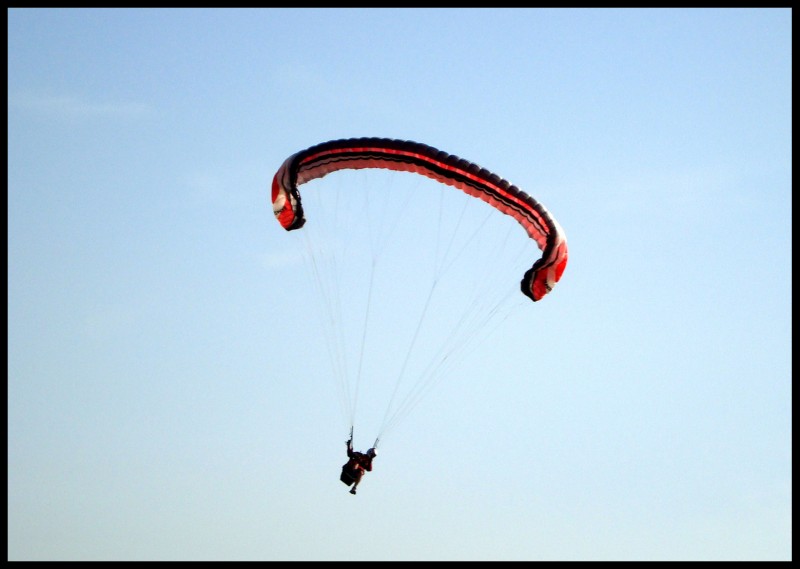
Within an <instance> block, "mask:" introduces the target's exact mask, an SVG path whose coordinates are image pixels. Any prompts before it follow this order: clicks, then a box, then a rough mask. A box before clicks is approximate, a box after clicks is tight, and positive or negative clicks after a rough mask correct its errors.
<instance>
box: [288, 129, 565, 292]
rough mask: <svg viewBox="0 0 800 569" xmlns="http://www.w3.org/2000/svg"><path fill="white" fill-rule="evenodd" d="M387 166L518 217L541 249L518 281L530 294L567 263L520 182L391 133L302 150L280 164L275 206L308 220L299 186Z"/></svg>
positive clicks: (559, 241) (554, 231)
mask: <svg viewBox="0 0 800 569" xmlns="http://www.w3.org/2000/svg"><path fill="white" fill-rule="evenodd" d="M363 168H385V169H388V170H398V171H406V172H415V173H418V174H421V175H423V176H427V177H429V178H432V179H434V180H437V181H439V182H441V183H443V184H447V185H449V186H454V187H455V188H458V189H459V190H461V191H463V192H465V193H467V194H469V195H471V196H474V197H476V198H479V199H481V200H483V201H485V202H486V203H488V204H489V205H491V206H492V207H494V208H495V209H497V210H499V211H501V212H503V213H505V214H507V215H509V216H511V217H513V218H514V219H515V220H517V221H518V222H519V223H520V225H522V227H523V228H525V231H526V232H527V233H528V235H529V236H530V237H531V238H532V239H534V240H535V241H536V243H537V245H538V246H539V249H541V250H542V256H541V258H539V259H538V260H536V262H535V263H534V264H533V266H532V267H531V268H530V269H529V270H528V271H526V272H525V275H524V276H523V278H522V281H521V283H520V286H521V290H522V292H523V293H524V294H525V295H526V296H528V297H530V299H531V300H533V301H534V302H535V301H538V300H541V299H542V298H543V297H544V296H545V295H546V294H548V293H549V292H550V291H551V290H553V287H554V286H555V284H556V283H557V282H558V281H559V280H560V279H561V276H562V274H563V273H564V269H565V268H566V266H567V257H568V253H567V240H566V236H565V235H564V231H563V230H562V229H561V226H560V225H559V224H558V222H557V221H556V220H555V219H554V218H553V217H552V216H551V215H550V212H548V211H547V210H546V209H545V207H544V206H543V205H541V204H540V203H539V202H538V201H536V200H535V199H533V198H532V197H531V196H529V195H528V194H527V193H525V192H523V191H522V190H520V189H519V188H517V187H516V186H514V185H512V184H510V183H509V182H507V181H506V180H504V179H502V178H500V177H499V176H497V175H496V174H493V173H491V172H489V171H488V170H485V169H483V168H481V167H480V166H477V165H476V164H473V163H472V162H468V161H466V160H463V159H462V158H459V157H457V156H454V155H452V154H447V153H445V152H442V151H440V150H437V149H435V148H433V147H431V146H427V145H425V144H420V143H417V142H411V141H403V140H394V139H388V138H351V139H342V140H331V141H329V142H324V143H322V144H318V145H316V146H312V147H310V148H307V149H305V150H302V151H300V152H298V153H296V154H294V155H292V156H290V157H289V158H287V159H286V161H285V162H284V163H283V165H282V166H281V167H280V168H279V169H278V171H277V173H276V174H275V177H274V178H273V181H272V209H273V212H274V214H275V217H276V218H277V220H278V222H279V223H280V224H281V226H283V228H284V229H286V230H288V231H291V230H294V229H299V228H301V227H303V225H304V224H305V221H306V219H305V215H304V212H303V206H302V201H301V199H300V192H299V191H298V186H300V185H302V184H304V183H306V182H309V181H311V180H314V179H317V178H321V177H323V176H325V175H327V174H330V173H331V172H335V171H337V170H343V169H356V170H357V169H363Z"/></svg>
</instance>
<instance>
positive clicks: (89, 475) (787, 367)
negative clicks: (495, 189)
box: [8, 9, 792, 560]
mask: <svg viewBox="0 0 800 569" xmlns="http://www.w3.org/2000/svg"><path fill="white" fill-rule="evenodd" d="M356 136H381V137H390V138H400V139H410V140H415V141H418V142H423V143H426V144H429V145H432V146H434V147H436V148H440V149H442V150H444V151H447V152H449V153H453V154H456V155H458V156H461V157H463V158H466V159H467V160H470V161H474V162H476V163H478V164H480V165H481V166H484V167H486V168H488V169H489V170H491V171H493V172H496V173H498V174H500V175H501V176H503V177H505V178H507V179H508V180H510V181H512V182H514V183H515V184H517V185H519V186H520V187H521V188H523V189H524V190H525V191H527V192H528V193H530V194H531V195H533V196H534V197H536V198H537V199H539V200H540V201H541V202H542V203H543V204H545V205H546V207H547V208H548V209H549V210H550V211H551V212H552V213H553V215H554V216H555V217H556V218H557V219H558V221H559V222H560V224H561V225H562V226H563V227H564V230H565V232H566V235H567V237H568V240H569V246H570V262H569V265H568V267H567V269H566V272H565V273H564V277H563V279H562V281H561V282H560V283H559V285H558V286H557V287H556V289H555V290H554V291H553V292H552V293H551V294H550V295H548V296H547V297H546V298H545V299H544V300H542V301H541V302H539V303H536V304H533V303H529V302H525V299H524V298H523V297H521V295H520V298H521V300H520V299H518V298H512V300H511V301H510V302H511V303H512V304H509V305H508V306H513V307H514V308H513V313H512V315H511V316H510V317H508V318H506V319H504V320H502V321H500V322H499V323H497V325H496V327H494V328H492V332H491V333H488V331H487V330H483V329H478V332H480V336H479V339H480V341H479V342H477V344H476V345H475V346H473V347H471V348H470V349H469V350H468V351H467V353H465V354H462V356H461V357H460V360H459V365H457V366H455V367H453V368H451V369H450V371H448V373H446V374H444V375H443V376H442V377H441V378H440V380H437V383H436V385H435V386H434V387H433V389H432V390H431V391H430V392H429V393H428V394H427V395H426V397H425V398H424V399H423V400H422V401H421V402H420V403H419V405H417V406H416V407H415V408H414V410H413V412H412V413H411V414H409V415H408V417H406V418H405V419H404V420H403V422H402V423H401V424H399V425H398V427H397V428H396V429H394V430H393V431H392V433H391V436H390V437H387V438H386V439H385V440H383V439H382V444H381V445H380V451H381V452H380V455H379V457H378V459H377V460H376V464H375V470H374V472H372V473H370V474H368V475H367V477H366V478H365V479H364V482H363V483H362V485H361V487H360V488H359V494H358V496H356V497H353V496H351V495H349V494H348V493H347V491H346V487H345V486H344V485H342V484H341V483H340V482H339V480H338V475H339V468H340V466H341V464H342V463H343V462H344V461H345V456H344V441H345V439H346V437H347V421H346V417H343V414H342V412H341V407H340V405H339V399H338V398H337V384H336V381H335V380H334V379H332V378H333V377H334V376H333V374H332V371H331V359H330V358H329V357H328V356H327V351H326V344H325V341H324V338H323V335H322V334H321V333H320V327H319V315H320V313H319V309H318V308H317V305H316V304H315V302H314V300H315V298H314V294H313V292H312V291H313V288H312V287H311V285H310V279H309V278H308V272H307V271H306V270H305V266H304V264H303V263H302V262H301V261H300V259H301V257H302V256H303V238H301V237H299V236H298V235H296V234H297V233H300V232H294V233H291V234H290V233H286V232H285V231H283V230H282V229H281V228H280V227H279V226H278V224H277V223H276V222H275V220H274V218H273V215H272V213H271V206H270V203H269V184H270V183H271V179H272V176H273V175H274V173H275V171H276V170H277V168H278V167H279V166H280V164H281V163H282V162H283V160H284V159H285V158H286V157H288V156H289V155H291V154H292V153H294V152H296V151H298V150H301V149H303V148H306V147H308V146H310V145H313V144H316V143H319V142H323V141H326V140H330V139H336V138H349V137H356ZM334 178H336V179H334ZM413 178H415V177H414V176H411V175H407V174H397V175H395V176H394V177H392V176H388V177H387V176H381V175H378V174H377V173H364V175H363V176H358V177H355V178H354V179H351V178H349V177H347V176H341V177H337V176H335V175H331V176H329V177H328V178H325V179H323V180H318V181H316V182H314V184H316V185H317V186H318V187H319V188H320V189H325V190H327V188H334V187H340V188H341V187H343V186H344V187H345V189H346V191H350V190H351V189H352V188H351V187H350V186H349V185H348V184H350V185H352V186H355V187H356V188H357V189H361V190H366V189H370V188H372V187H373V186H375V187H380V188H381V189H385V190H388V191H387V192H384V193H391V192H394V191H398V192H399V191H400V190H409V191H411V192H414V191H415V190H416V189H417V186H416V184H417V183H418V181H416V180H414V179H413ZM8 186H9V190H8V212H9V213H8V241H9V242H8V335H9V340H8V378H9V379H8V555H9V559H11V560H34V559H59V560H67V559H78V560H106V559H109V560H156V559H159V560H161V559H164V560H179V559H195V560H206V559H213V560H226V559H232V560H238V559H241V560H573V559H578V560H601V559H613V560H636V559H644V560H695V559H697V560H723V559H730V560H758V559H761V560H777V559H782V560H786V559H790V558H791V499H792V495H791V474H792V472H791V461H792V449H791V413H792V408H791V356H790V347H791V346H790V344H791V260H790V259H791V245H790V243H791V241H790V240H791V11H790V10H787V9H784V10H780V9H764V10H753V9H747V10H740V9H736V10H734V9H726V10H678V9H672V10H610V9H601V10H587V9H580V10H567V9H558V10H535V9H531V10H527V9H525V10H523V9H474V10H472V9H471V10H467V9H458V10H451V9H427V10H422V9H261V10H245V9H233V10H219V9H205V10H180V9H177V10H166V9H152V10H145V9H133V10H122V9H105V10H77V9H66V10H54V9H11V10H9V11H8ZM370 195H372V194H370ZM415 199H416V198H415ZM309 218H310V219H311V212H310V211H309ZM412 223H414V222H413V221H412ZM310 225H311V222H309V226H310ZM410 227H411V228H412V229H419V231H420V233H419V235H417V232H416V231H412V235H411V236H409V237H407V238H408V239H412V238H413V239H416V238H418V237H419V238H420V239H427V238H426V237H423V234H422V233H421V232H422V230H423V229H427V230H428V231H433V230H434V229H435V228H436V224H435V223H427V224H426V223H422V222H417V225H411V226H410ZM428 235H429V236H430V235H431V233H429V234H428ZM322 242H323V243H325V241H322ZM424 242H429V241H423V243H424ZM318 243H319V242H318ZM398 243H399V244H400V246H399V247H398V248H397V249H396V250H394V251H393V252H392V253H391V255H392V256H391V257H389V258H387V264H389V265H391V266H397V267H406V269H405V272H403V273H401V276H400V277H397V278H396V279H395V281H394V282H395V283H396V284H397V283H399V284H401V285H403V286H402V288H406V286H405V285H406V284H408V287H409V288H410V287H411V285H414V284H416V282H417V280H418V279H417V278H416V277H417V273H416V272H415V270H414V267H415V266H416V265H415V263H418V260H417V257H415V256H414V255H417V254H418V253H419V252H420V251H421V250H424V249H425V247H422V246H416V247H410V246H408V245H407V243H408V242H406V241H402V238H401V240H400V241H398ZM381 263H382V264H383V261H381ZM481 266H482V265H481ZM523 270H524V268H523ZM489 273H491V274H494V271H489V270H484V271H478V272H477V273H476V272H475V271H474V267H473V273H472V277H467V276H466V275H465V276H463V277H460V280H459V282H460V283H464V284H465V285H466V287H470V286H474V283H477V282H480V281H482V280H484V278H485V277H486V276H487V275H488V274H489ZM510 274H511V277H510V278H511V281H509V282H510V284H511V286H512V288H514V287H516V286H517V283H518V279H519V276H521V271H519V270H517V269H514V270H512V271H511V273H510ZM403 275H405V276H403ZM419 280H421V279H419ZM343 286H349V282H345V283H344V285H343ZM456 288H458V289H460V288H461V287H460V285H459V286H457V287H456ZM456 288H453V289H451V290H452V291H455V290H456ZM348 290H356V289H348ZM422 290H423V292H424V288H423V289H422ZM376 294H378V292H377V291H376ZM383 294H384V295H385V296H383V297H376V298H381V300H377V301H376V306H381V307H384V308H385V309H386V310H387V311H388V312H387V313H385V314H384V313H383V312H380V313H379V312H376V316H375V321H376V323H377V322H379V321H383V323H384V324H385V325H386V327H387V329H388V331H387V332H385V333H386V334H390V336H383V335H379V334H377V333H376V334H375V335H374V336H371V337H370V339H371V340H372V341H373V343H372V344H369V347H370V350H372V351H371V352H370V354H369V356H370V357H371V358H373V359H371V360H370V362H372V363H371V364H370V365H371V366H373V367H369V368H368V370H369V372H368V374H367V375H368V377H364V379H363V380H362V384H361V390H362V391H361V393H363V400H360V401H359V403H360V405H359V413H360V415H359V418H358V419H357V423H356V446H358V447H366V446H368V445H369V444H370V443H371V442H372V440H373V436H374V434H373V433H374V428H373V424H372V423H371V421H372V420H373V419H374V417H373V415H374V414H375V413H377V414H378V415H380V413H381V412H382V411H383V405H384V404H385V401H386V399H387V398H388V396H387V393H386V392H385V391H384V384H383V383H382V380H381V379H380V377H381V376H388V377H392V376H393V375H394V374H395V373H396V365H397V364H396V362H393V357H390V356H396V354H397V353H400V354H401V355H402V347H401V343H397V342H395V340H394V338H393V336H391V333H392V332H393V331H394V330H393V326H394V324H395V323H399V322H401V321H402V320H403V318H404V317H405V316H406V315H407V313H411V312H412V311H411V310H409V309H408V308H407V306H408V305H406V304H404V301H400V300H399V297H398V296H396V291H395V289H393V288H391V287H390V288H389V289H388V290H387V291H385V292H383ZM350 297H354V298H358V297H359V295H355V294H354V295H351V296H348V297H346V298H348V299H349V298H350ZM360 297H362V298H363V294H362V295H360ZM456 298H458V297H457V296H455V295H454V296H452V297H450V302H448V301H447V298H445V299H444V300H443V301H442V303H441V305H440V306H441V308H440V310H442V311H443V312H442V313H445V312H447V313H450V312H453V311H455V312H456V314H458V310H459V306H460V305H459V304H458V302H457V300H456ZM389 320H391V322H389ZM437 323H438V324H439V333H440V334H446V333H447V330H449V326H450V325H449V324H448V323H447V322H446V321H445V320H444V318H442V321H441V322H439V321H437ZM345 327H346V328H347V329H346V333H348V334H355V336H356V337H358V335H359V329H358V328H352V327H347V326H345ZM397 328H398V329H399V328H400V326H399V325H398V326H397ZM431 334H434V335H435V332H431ZM365 349H366V348H365ZM392 366H394V367H392ZM362 418H363V422H359V421H361V420H362ZM362 424H363V430H359V428H360V426H361V425H362Z"/></svg>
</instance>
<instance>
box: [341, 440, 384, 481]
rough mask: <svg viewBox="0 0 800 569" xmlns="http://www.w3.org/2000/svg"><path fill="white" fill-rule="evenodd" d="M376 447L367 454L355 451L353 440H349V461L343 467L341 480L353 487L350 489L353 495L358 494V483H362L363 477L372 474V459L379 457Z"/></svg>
mask: <svg viewBox="0 0 800 569" xmlns="http://www.w3.org/2000/svg"><path fill="white" fill-rule="evenodd" d="M377 454H378V453H377V451H376V450H375V447H372V448H371V449H369V450H368V451H367V452H366V454H364V453H363V452H357V451H354V450H353V439H352V438H350V439H348V440H347V457H348V459H349V460H348V461H347V463H345V464H344V465H343V466H342V476H341V477H340V480H341V481H342V482H344V483H345V484H347V485H348V486H350V485H352V486H353V487H352V488H351V489H350V493H351V494H355V493H356V488H357V487H358V483H359V482H361V477H362V476H364V472H372V459H374V458H375V456H377Z"/></svg>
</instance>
